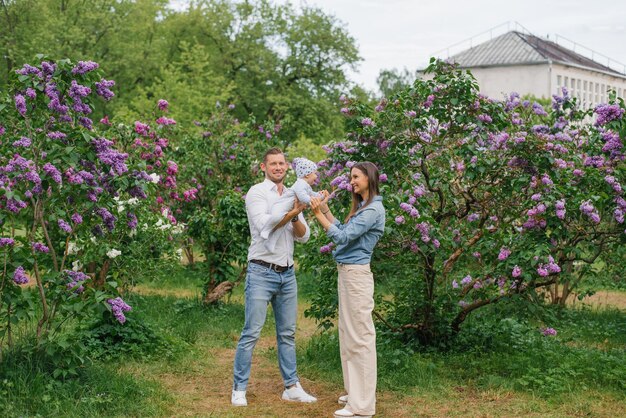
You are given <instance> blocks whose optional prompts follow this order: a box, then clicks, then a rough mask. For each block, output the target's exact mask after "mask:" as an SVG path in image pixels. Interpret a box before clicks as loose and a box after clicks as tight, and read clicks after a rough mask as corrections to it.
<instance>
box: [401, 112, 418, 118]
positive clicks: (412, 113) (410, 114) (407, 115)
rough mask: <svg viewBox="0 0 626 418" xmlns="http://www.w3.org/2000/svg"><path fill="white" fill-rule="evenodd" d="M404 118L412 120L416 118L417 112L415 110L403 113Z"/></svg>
mask: <svg viewBox="0 0 626 418" xmlns="http://www.w3.org/2000/svg"><path fill="white" fill-rule="evenodd" d="M404 116H406V117H407V118H414V117H415V116H417V112H416V111H415V110H408V111H406V112H404Z"/></svg>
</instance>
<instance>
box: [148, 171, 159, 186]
mask: <svg viewBox="0 0 626 418" xmlns="http://www.w3.org/2000/svg"><path fill="white" fill-rule="evenodd" d="M150 177H152V183H154V184H157V183H158V182H159V181H161V176H159V175H158V174H157V173H152V174H150Z"/></svg>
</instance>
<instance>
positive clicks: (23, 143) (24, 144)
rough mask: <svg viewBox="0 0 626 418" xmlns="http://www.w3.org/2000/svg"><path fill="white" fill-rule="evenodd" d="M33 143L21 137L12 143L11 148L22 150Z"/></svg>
mask: <svg viewBox="0 0 626 418" xmlns="http://www.w3.org/2000/svg"><path fill="white" fill-rule="evenodd" d="M32 143H33V141H31V139H30V138H28V137H25V136H23V137H21V138H20V139H18V140H17V141H15V142H13V146H14V147H24V148H28V147H30V146H31V145H32Z"/></svg>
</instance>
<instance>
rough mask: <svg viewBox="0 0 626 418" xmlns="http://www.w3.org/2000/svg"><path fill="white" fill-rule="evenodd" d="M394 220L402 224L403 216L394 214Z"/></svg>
mask: <svg viewBox="0 0 626 418" xmlns="http://www.w3.org/2000/svg"><path fill="white" fill-rule="evenodd" d="M395 221H396V223H397V224H398V225H402V224H403V223H404V222H405V219H404V216H402V215H399V216H396V219H395Z"/></svg>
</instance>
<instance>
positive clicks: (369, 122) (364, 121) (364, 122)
mask: <svg viewBox="0 0 626 418" xmlns="http://www.w3.org/2000/svg"><path fill="white" fill-rule="evenodd" d="M361 125H363V126H374V122H373V121H372V119H370V118H363V119H361Z"/></svg>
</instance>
